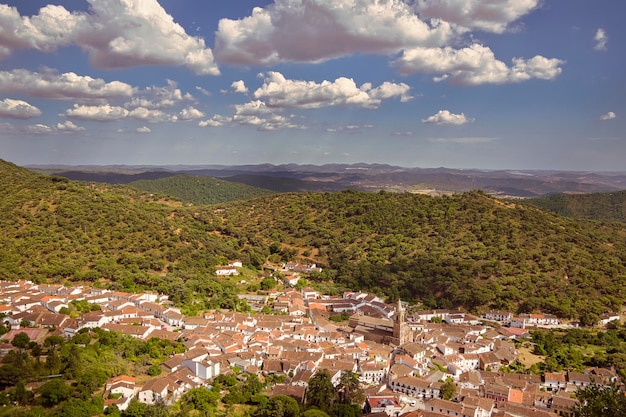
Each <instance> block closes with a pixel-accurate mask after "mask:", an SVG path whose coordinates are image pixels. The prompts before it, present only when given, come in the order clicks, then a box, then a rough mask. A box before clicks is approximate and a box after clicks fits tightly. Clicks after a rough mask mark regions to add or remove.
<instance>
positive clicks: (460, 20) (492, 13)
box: [415, 0, 540, 33]
mask: <svg viewBox="0 0 626 417" xmlns="http://www.w3.org/2000/svg"><path fill="white" fill-rule="evenodd" d="M539 5H540V1H539V0H490V1H485V0H417V3H416V6H415V8H416V10H417V13H418V14H419V16H420V17H421V18H422V19H433V18H435V19H441V20H444V21H446V22H449V23H452V24H454V25H457V26H460V27H462V28H465V29H467V30H476V29H477V30H483V31H486V32H494V33H503V32H504V31H506V30H507V28H508V27H509V24H510V23H512V22H515V21H516V20H518V19H519V18H520V17H522V16H524V15H526V14H528V13H530V12H531V11H533V10H534V9H536V8H537V7H538V6H539Z"/></svg>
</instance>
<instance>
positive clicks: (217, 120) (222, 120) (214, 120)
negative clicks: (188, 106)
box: [198, 114, 231, 127]
mask: <svg viewBox="0 0 626 417" xmlns="http://www.w3.org/2000/svg"><path fill="white" fill-rule="evenodd" d="M230 121H231V120H230V119H229V118H228V117H225V116H222V115H219V114H215V115H213V116H212V117H211V118H210V119H207V120H201V121H200V122H198V126H200V127H220V126H225V125H228V124H229V123H230Z"/></svg>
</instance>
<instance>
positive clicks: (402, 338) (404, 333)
mask: <svg viewBox="0 0 626 417" xmlns="http://www.w3.org/2000/svg"><path fill="white" fill-rule="evenodd" d="M409 336H410V334H409V328H408V327H407V325H406V320H405V319H404V308H402V302H401V301H400V299H398V303H397V305H396V312H395V314H394V316H393V339H394V342H395V343H397V344H398V346H400V345H403V344H405V343H408V342H410V340H409Z"/></svg>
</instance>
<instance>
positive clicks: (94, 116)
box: [65, 104, 129, 122]
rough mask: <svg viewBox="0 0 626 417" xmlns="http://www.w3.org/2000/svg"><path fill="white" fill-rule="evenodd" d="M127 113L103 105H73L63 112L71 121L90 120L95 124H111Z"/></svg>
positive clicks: (120, 108)
mask: <svg viewBox="0 0 626 417" xmlns="http://www.w3.org/2000/svg"><path fill="white" fill-rule="evenodd" d="M128 114H129V111H128V110H126V109H125V108H123V107H120V106H111V105H109V104H105V105H102V106H83V105H79V104H74V107H73V108H71V109H67V110H66V111H65V116H66V117H68V118H71V119H78V120H90V121H96V122H111V121H114V120H120V119H124V118H126V117H127V116H128Z"/></svg>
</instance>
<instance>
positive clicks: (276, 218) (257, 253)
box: [0, 162, 626, 323]
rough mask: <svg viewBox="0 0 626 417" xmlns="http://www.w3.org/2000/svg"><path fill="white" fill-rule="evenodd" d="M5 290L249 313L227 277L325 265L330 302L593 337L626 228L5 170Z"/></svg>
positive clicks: (488, 208)
mask: <svg viewBox="0 0 626 417" xmlns="http://www.w3.org/2000/svg"><path fill="white" fill-rule="evenodd" d="M0 210H2V212H3V214H4V215H3V216H2V217H1V218H0V233H1V236H0V258H1V259H2V266H3V268H2V270H1V271H0V274H1V276H0V278H2V279H9V280H15V279H24V278H26V279H31V280H33V281H36V282H54V281H75V282H87V283H89V284H90V285H102V286H107V287H111V288H115V289H125V290H131V291H132V290H139V289H144V288H147V289H154V290H158V291H162V292H165V293H167V294H170V295H171V296H172V299H173V300H174V301H175V302H176V303H177V304H178V305H185V304H188V303H190V302H192V301H193V300H197V299H200V301H201V302H202V303H204V305H206V306H207V307H218V308H220V307H221V308H237V307H238V305H237V303H238V301H237V297H236V293H237V291H238V289H237V288H235V287H234V286H233V285H232V284H231V283H229V282H228V281H226V280H223V279H221V280H220V279H217V278H216V277H215V276H214V270H215V267H216V266H217V265H222V264H224V263H225V262H227V260H229V259H240V260H241V261H242V262H243V263H244V265H246V266H247V267H248V268H250V269H252V270H254V269H257V270H258V269H260V268H261V267H262V265H263V264H264V263H265V262H267V261H268V260H273V261H276V262H280V261H290V260H291V261H300V262H302V263H308V262H314V263H317V264H318V265H319V266H322V267H323V268H324V270H323V272H322V273H319V274H313V275H312V276H310V277H309V281H310V282H311V283H312V285H314V286H318V287H319V288H322V289H323V290H325V291H327V292H333V291H334V292H337V293H338V292H339V291H342V290H345V289H361V290H364V291H370V292H374V293H377V294H380V295H384V296H386V297H388V299H390V300H395V299H397V298H398V297H401V298H402V299H404V300H408V301H410V302H423V303H424V305H425V306H426V307H443V308H445V307H455V308H456V307H458V308H465V309H467V310H470V311H482V310H485V309H488V308H499V309H509V310H513V311H516V312H531V311H535V310H543V311H544V312H549V313H554V314H557V315H559V316H561V317H565V318H575V319H582V320H583V321H584V322H585V323H591V322H593V321H594V320H595V319H596V318H597V315H599V314H601V313H603V312H606V311H610V310H619V309H620V308H621V307H622V304H623V302H624V300H626V286H625V285H624V284H625V281H626V230H624V225H616V224H610V223H598V222H591V221H585V220H575V219H570V218H565V217H562V216H559V215H556V214H553V213H550V212H544V211H542V210H540V209H537V208H535V207H532V206H528V205H523V204H518V203H512V202H507V201H504V200H499V199H496V198H493V197H490V196H488V195H486V194H484V193H482V192H480V191H475V192H469V193H465V194H460V195H453V196H445V197H428V196H423V195H415V194H409V193H389V192H379V193H364V192H356V191H342V192H337V193H290V194H279V195H272V196H267V197H260V198H255V199H252V200H247V201H243V202H233V203H228V204H219V205H206V206H196V205H194V206H192V207H184V206H183V204H181V203H180V201H178V200H168V199H167V198H164V197H161V196H159V195H154V194H145V193H142V192H139V191H137V190H135V189H133V188H129V187H126V186H110V185H103V184H96V183H80V182H74V181H69V180H67V179H64V178H59V177H49V176H43V175H39V174H35V173H33V172H30V171H28V170H25V169H22V168H19V167H17V166H15V165H12V164H10V163H6V162H2V163H0Z"/></svg>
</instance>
